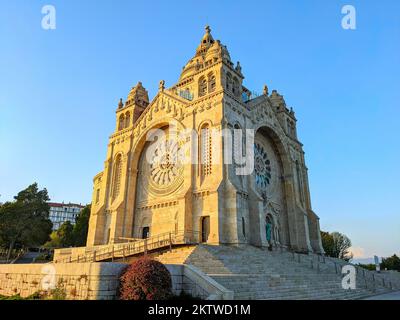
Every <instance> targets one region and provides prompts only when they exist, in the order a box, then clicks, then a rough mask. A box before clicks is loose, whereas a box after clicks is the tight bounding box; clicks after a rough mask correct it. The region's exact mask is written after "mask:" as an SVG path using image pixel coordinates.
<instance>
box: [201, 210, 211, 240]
mask: <svg viewBox="0 0 400 320" xmlns="http://www.w3.org/2000/svg"><path fill="white" fill-rule="evenodd" d="M209 235H210V217H209V216H206V217H202V218H201V242H207V240H208V236H209Z"/></svg>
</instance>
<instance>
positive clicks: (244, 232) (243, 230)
mask: <svg viewBox="0 0 400 320" xmlns="http://www.w3.org/2000/svg"><path fill="white" fill-rule="evenodd" d="M242 232H243V236H244V237H245V238H246V221H245V220H244V217H242Z"/></svg>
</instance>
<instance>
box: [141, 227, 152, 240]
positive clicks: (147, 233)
mask: <svg viewBox="0 0 400 320" xmlns="http://www.w3.org/2000/svg"><path fill="white" fill-rule="evenodd" d="M149 236H150V227H143V229H142V239H147V238H148V237H149Z"/></svg>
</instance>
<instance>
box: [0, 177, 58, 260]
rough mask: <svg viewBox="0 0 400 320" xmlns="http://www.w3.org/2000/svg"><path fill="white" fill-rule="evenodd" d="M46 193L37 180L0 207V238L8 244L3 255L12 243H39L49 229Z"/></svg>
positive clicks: (14, 244)
mask: <svg viewBox="0 0 400 320" xmlns="http://www.w3.org/2000/svg"><path fill="white" fill-rule="evenodd" d="M49 200H50V199H49V196H48V193H47V190H46V189H43V190H39V189H38V185H37V183H34V184H32V185H30V186H29V187H27V188H26V189H24V190H22V191H20V192H19V193H18V194H17V196H15V197H14V201H12V202H6V203H4V204H3V205H2V206H1V207H0V239H1V240H0V242H1V243H3V245H5V246H7V247H8V254H7V259H9V258H10V256H11V252H12V250H13V249H14V248H15V246H16V245H19V246H22V247H28V246H40V245H42V244H43V243H45V242H46V241H47V240H48V238H49V234H50V233H51V229H52V223H51V221H50V219H49V210H50V207H49V205H48V203H47V201H49Z"/></svg>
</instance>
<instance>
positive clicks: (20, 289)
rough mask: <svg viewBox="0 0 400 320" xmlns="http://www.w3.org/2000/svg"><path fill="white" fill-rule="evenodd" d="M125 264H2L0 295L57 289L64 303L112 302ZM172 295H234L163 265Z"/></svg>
mask: <svg viewBox="0 0 400 320" xmlns="http://www.w3.org/2000/svg"><path fill="white" fill-rule="evenodd" d="M126 266H127V264H125V263H112V262H95V263H93V262H92V263H65V264H57V263H56V264H50V263H49V264H19V265H18V264H4V265H0V295H4V296H13V295H16V294H19V295H21V297H27V296H30V295H32V294H34V293H36V292H38V291H42V290H46V289H52V288H55V287H56V288H60V289H62V292H65V295H66V299H72V300H112V299H115V298H116V294H117V288H118V284H119V281H118V278H119V276H120V274H121V272H122V271H123V269H124V268H125V267H126ZM165 266H166V267H167V269H168V270H169V272H170V273H171V278H172V290H173V293H174V294H180V293H181V292H182V291H183V292H185V293H188V294H190V295H192V296H197V297H200V298H202V299H232V298H233V292H232V291H229V290H227V289H225V288H224V287H222V286H221V285H219V284H218V283H217V282H215V280H213V279H211V278H210V277H208V276H207V275H205V274H204V273H202V272H201V271H200V270H198V269H196V268H194V267H192V266H188V265H173V264H170V265H165Z"/></svg>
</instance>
